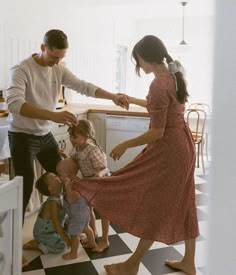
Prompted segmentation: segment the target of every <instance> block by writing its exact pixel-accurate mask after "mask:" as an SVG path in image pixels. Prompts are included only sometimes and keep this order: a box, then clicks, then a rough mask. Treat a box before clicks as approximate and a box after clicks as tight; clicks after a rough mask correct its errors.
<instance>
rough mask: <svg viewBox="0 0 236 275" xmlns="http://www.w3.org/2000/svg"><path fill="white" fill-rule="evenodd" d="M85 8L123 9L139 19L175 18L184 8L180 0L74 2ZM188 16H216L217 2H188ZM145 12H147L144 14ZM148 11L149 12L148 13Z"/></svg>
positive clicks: (186, 13) (79, 0)
mask: <svg viewBox="0 0 236 275" xmlns="http://www.w3.org/2000/svg"><path fill="white" fill-rule="evenodd" d="M74 1H76V2H77V3H78V4H80V5H81V6H84V7H90V8H91V7H94V8H95V7H96V8H105V7H106V8H108V7H110V8H116V9H118V8H121V9H124V10H125V12H126V14H127V13H130V16H134V14H135V15H136V16H138V17H139V18H142V17H143V18H148V17H154V16H155V17H156V16H158V17H173V16H179V14H180V13H181V14H182V10H183V6H182V4H181V1H178V0H74ZM186 2H187V5H186V6H185V10H184V12H185V15H186V16H209V15H214V14H215V0H188V1H186ZM144 11H145V12H144ZM147 11H148V12H147Z"/></svg>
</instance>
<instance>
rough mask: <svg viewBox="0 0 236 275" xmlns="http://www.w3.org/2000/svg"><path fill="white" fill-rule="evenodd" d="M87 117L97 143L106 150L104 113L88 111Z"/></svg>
mask: <svg viewBox="0 0 236 275" xmlns="http://www.w3.org/2000/svg"><path fill="white" fill-rule="evenodd" d="M88 119H89V120H90V121H91V122H92V123H93V126H94V129H95V134H96V140H97V143H98V144H99V145H100V146H101V148H102V150H103V151H104V152H106V114H102V113H89V114H88Z"/></svg>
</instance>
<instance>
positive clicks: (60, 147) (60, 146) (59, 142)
mask: <svg viewBox="0 0 236 275" xmlns="http://www.w3.org/2000/svg"><path fill="white" fill-rule="evenodd" d="M58 146H59V149H62V144H61V141H60V140H59V141H58Z"/></svg>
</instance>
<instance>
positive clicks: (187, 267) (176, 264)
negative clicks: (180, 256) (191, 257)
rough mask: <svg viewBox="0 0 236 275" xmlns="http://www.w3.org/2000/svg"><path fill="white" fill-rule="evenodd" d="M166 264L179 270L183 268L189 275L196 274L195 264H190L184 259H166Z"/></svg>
mask: <svg viewBox="0 0 236 275" xmlns="http://www.w3.org/2000/svg"><path fill="white" fill-rule="evenodd" d="M165 264H166V265H168V266H170V267H172V268H174V269H178V270H182V271H183V272H185V273H186V274H188V275H196V268H195V266H194V264H190V263H187V262H184V261H172V260H166V261H165Z"/></svg>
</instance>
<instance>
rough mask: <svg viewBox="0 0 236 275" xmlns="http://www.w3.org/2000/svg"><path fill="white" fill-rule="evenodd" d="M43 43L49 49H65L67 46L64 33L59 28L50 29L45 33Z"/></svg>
mask: <svg viewBox="0 0 236 275" xmlns="http://www.w3.org/2000/svg"><path fill="white" fill-rule="evenodd" d="M43 42H44V44H45V45H46V46H47V47H48V48H49V49H50V50H53V49H59V50H62V49H67V48H68V47H69V44H68V40H67V36H66V34H65V33H64V32H63V31H61V30H50V31H48V32H46V33H45V35H44V38H43Z"/></svg>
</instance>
